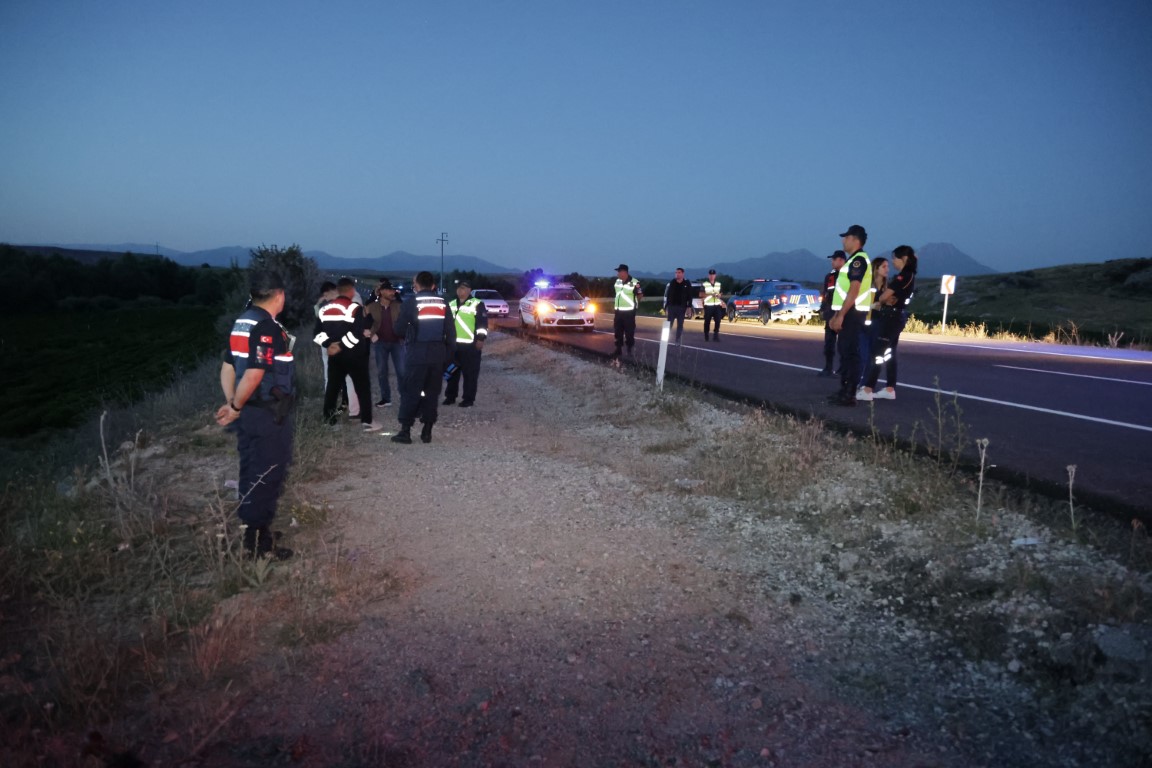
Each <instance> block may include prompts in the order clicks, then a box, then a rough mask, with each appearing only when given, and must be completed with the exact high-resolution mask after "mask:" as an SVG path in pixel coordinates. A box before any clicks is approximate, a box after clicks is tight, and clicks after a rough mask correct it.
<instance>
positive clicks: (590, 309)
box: [584, 302, 596, 314]
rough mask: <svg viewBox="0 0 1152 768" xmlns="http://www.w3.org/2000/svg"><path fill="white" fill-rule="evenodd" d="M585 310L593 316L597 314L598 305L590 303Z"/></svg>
mask: <svg viewBox="0 0 1152 768" xmlns="http://www.w3.org/2000/svg"><path fill="white" fill-rule="evenodd" d="M584 309H585V311H587V312H591V313H592V314H596V305H595V304H593V303H592V302H588V305H587V306H586V307H584Z"/></svg>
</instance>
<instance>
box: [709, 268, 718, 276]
mask: <svg viewBox="0 0 1152 768" xmlns="http://www.w3.org/2000/svg"><path fill="white" fill-rule="evenodd" d="M708 274H710V275H714V274H716V270H714V269H710V270H708Z"/></svg>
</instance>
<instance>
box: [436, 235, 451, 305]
mask: <svg viewBox="0 0 1152 768" xmlns="http://www.w3.org/2000/svg"><path fill="white" fill-rule="evenodd" d="M436 242H438V243H440V292H441V293H443V292H444V243H446V242H448V233H447V232H441V233H440V237H439V239H437V240H436Z"/></svg>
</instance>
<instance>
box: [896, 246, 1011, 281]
mask: <svg viewBox="0 0 1152 768" xmlns="http://www.w3.org/2000/svg"><path fill="white" fill-rule="evenodd" d="M873 256H883V257H884V258H886V259H890V258H892V251H885V252H884V253H876V254H873ZM916 256H917V257H918V258H919V260H920V267H919V273H920V274H921V275H924V276H927V277H939V276H940V275H960V276H962V277H971V276H973V275H994V274H997V270H995V269H992V268H991V267H987V266H985V265H983V264H981V263H980V262H978V261H976V259H974V258H972V257H971V256H969V255H968V254H966V253H964V252H963V251H961V250H960V249H959V248H957V247H956V246H954V245H952V244H951V243H928V244H927V245H925V246H921V247H920V248H917V249H916Z"/></svg>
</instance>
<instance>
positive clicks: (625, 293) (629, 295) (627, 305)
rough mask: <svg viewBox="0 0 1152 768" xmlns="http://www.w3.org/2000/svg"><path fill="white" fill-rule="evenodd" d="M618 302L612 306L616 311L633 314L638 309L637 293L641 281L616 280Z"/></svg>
mask: <svg viewBox="0 0 1152 768" xmlns="http://www.w3.org/2000/svg"><path fill="white" fill-rule="evenodd" d="M614 287H615V289H616V301H615V303H614V304H613V305H612V306H613V308H614V309H617V310H620V311H621V312H633V311H635V309H636V291H638V290H639V289H640V281H639V280H637V279H636V278H632V279H631V280H629V281H628V282H624V281H623V280H621V279H620V278H616V285H615V286H614Z"/></svg>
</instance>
